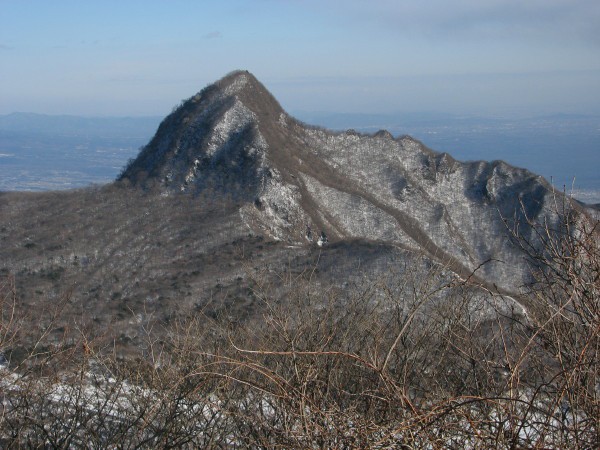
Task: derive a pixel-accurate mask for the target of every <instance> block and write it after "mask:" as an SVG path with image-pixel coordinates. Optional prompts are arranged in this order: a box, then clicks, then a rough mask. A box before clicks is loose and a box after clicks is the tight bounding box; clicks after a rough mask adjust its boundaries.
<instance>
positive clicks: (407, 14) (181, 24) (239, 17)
mask: <svg viewBox="0 0 600 450" xmlns="http://www.w3.org/2000/svg"><path fill="white" fill-rule="evenodd" d="M598 24H600V1H598V0H527V1H523V0H519V1H517V0H420V1H417V0H404V1H392V0H371V1H367V0H344V1H341V0H340V1H338V0H330V1H327V0H320V1H317V0H304V1H303V0H252V1H250V0H229V1H227V0H220V1H210V0H206V1H187V0H172V1H152V0H146V1H126V0H120V1H110V0H104V1H83V0H79V1H66V0H53V1H49V0H45V1H33V0H31V1H28V0H14V1H10V0H0V114H6V113H10V112H13V111H31V112H39V113H49V114H84V115H164V114H166V113H168V112H169V111H170V110H171V108H172V107H173V106H174V105H175V104H177V103H178V102H179V101H180V100H181V99H183V98H187V97H189V96H191V95H192V94H194V93H195V92H197V91H198V90H200V89H201V88H202V87H204V86H205V85H206V84H208V83H210V82H212V81H214V80H216V79H218V78H220V77H221V76H223V75H225V74H226V73H227V72H229V71H231V70H234V69H247V70H250V71H251V72H252V73H254V74H255V75H256V76H257V77H258V78H259V79H260V80H261V81H262V82H263V83H264V84H265V85H266V86H267V88H268V89H269V90H271V92H273V94H274V95H275V96H276V97H277V98H278V99H279V100H280V102H281V103H282V105H283V106H284V107H285V108H286V109H287V110H288V111H290V112H294V111H335V112H369V113H374V112H382V113H385V112H393V111H439V112H450V113H458V114H463V113H464V114H481V115H534V114H551V113H558V112H562V113H584V114H586V113H594V114H597V113H600V26H598Z"/></svg>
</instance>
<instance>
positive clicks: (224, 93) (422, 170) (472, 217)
mask: <svg viewBox="0 0 600 450" xmlns="http://www.w3.org/2000/svg"><path fill="white" fill-rule="evenodd" d="M121 178H122V179H128V180H130V181H131V182H133V183H136V184H141V185H146V186H150V185H152V186H154V187H155V188H156V187H157V186H158V189H161V190H162V191H163V192H164V194H165V195H168V194H169V193H171V192H173V191H193V192H210V191H211V190H217V191H219V192H221V193H223V192H224V193H227V194H230V195H231V196H232V197H234V198H236V199H239V200H242V204H243V206H242V207H241V208H240V210H239V214H240V215H241V218H242V220H243V221H244V222H245V223H246V225H247V226H248V227H250V228H251V229H252V230H253V231H255V232H257V233H260V234H264V235H266V236H268V237H270V238H274V239H277V240H283V241H288V242H290V243H294V244H306V245H309V244H315V245H323V244H325V243H326V242H335V241H340V240H345V239H360V240H366V241H371V242H372V241H375V242H382V243H386V244H392V245H395V246H398V247H401V248H405V249H409V250H415V251H419V252H423V253H424V254H425V255H427V256H428V257H430V258H432V259H434V260H436V261H438V262H441V263H442V264H445V265H447V267H448V268H449V269H451V270H452V271H454V272H455V273H456V274H457V275H458V276H460V277H463V278H465V277H469V276H471V274H472V273H473V271H475V274H474V277H475V278H476V279H479V280H480V281H482V282H483V283H484V284H487V285H488V286H492V285H496V286H497V287H498V288H500V289H501V290H505V291H508V292H512V293H514V292H516V291H517V290H518V287H519V286H520V285H521V284H522V283H523V282H525V281H526V279H525V273H526V270H525V269H526V267H525V262H524V261H523V259H522V257H521V255H520V254H519V253H518V252H517V251H516V249H515V248H514V247H513V246H512V245H511V244H510V242H509V239H508V233H507V229H506V226H507V225H506V223H505V222H506V221H505V220H504V219H509V221H510V223H515V221H519V220H522V219H523V218H524V217H525V215H526V216H527V217H529V218H534V219H536V218H542V216H543V217H545V218H546V219H547V220H549V221H553V220H556V218H555V217H554V215H553V214H552V213H551V211H549V209H548V208H546V205H548V204H549V203H550V201H551V200H552V199H553V198H554V196H555V195H557V194H555V193H554V192H553V190H552V189H551V187H550V186H549V185H548V183H547V182H546V181H545V180H544V179H543V178H542V177H540V176H537V175H535V174H533V173H531V172H529V171H527V170H525V169H519V168H515V167H512V166H510V165H508V164H506V163H504V162H502V161H494V162H483V161H477V162H468V163H463V162H459V161H456V160H455V159H453V158H452V157H451V156H450V155H448V154H446V153H437V152H435V151H432V150H430V149H428V148H427V147H425V146H424V145H423V144H421V143H420V142H418V141H416V140H414V139H412V138H410V137H408V136H405V137H400V138H394V137H393V136H392V135H391V134H389V133H388V132H385V131H380V132H378V133H375V134H374V135H364V134H359V133H356V132H354V131H352V130H350V131H347V132H344V133H334V132H330V131H327V130H323V129H319V128H315V127H311V126H307V125H305V124H302V123H300V122H299V121H297V120H295V119H293V118H292V117H290V116H289V115H288V114H286V112H285V111H283V109H282V108H281V106H280V105H279V104H278V102H277V101H276V100H275V99H274V98H273V96H272V95H271V94H270V93H269V92H268V91H267V90H266V89H265V87H264V86H263V85H262V84H261V83H260V82H258V81H257V80H256V78H255V77H254V76H252V75H251V74H250V73H248V72H234V73H232V74H230V75H228V76H226V77H225V78H223V79H221V80H220V81H218V82H216V83H215V84H213V85H211V86H209V87H207V88H205V89H204V90H202V91H201V92H199V93H198V94H197V95H195V96H193V97H191V98H190V99H188V100H187V101H185V102H183V103H182V105H181V106H180V107H179V108H177V109H176V110H175V111H174V112H173V113H172V114H171V115H170V116H168V117H167V118H166V119H165V120H164V121H163V122H162V124H161V125H160V127H159V129H158V131H157V133H156V135H155V136H154V138H153V139H152V141H151V142H150V143H149V144H148V145H147V146H146V147H145V148H144V149H143V150H142V152H141V153H140V155H139V157H138V158H137V159H136V160H135V161H133V162H132V163H131V164H130V165H129V167H127V168H126V170H125V171H124V173H123V175H122V176H121ZM482 263H485V264H483V265H482Z"/></svg>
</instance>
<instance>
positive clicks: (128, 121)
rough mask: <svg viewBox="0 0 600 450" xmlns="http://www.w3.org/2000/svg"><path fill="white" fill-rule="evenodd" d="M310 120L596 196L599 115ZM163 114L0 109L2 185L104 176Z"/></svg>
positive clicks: (45, 185)
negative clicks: (402, 140)
mask: <svg viewBox="0 0 600 450" xmlns="http://www.w3.org/2000/svg"><path fill="white" fill-rule="evenodd" d="M292 115H294V116H295V117H297V118H299V119H300V120H303V121H305V122H307V123H309V124H311V125H318V126H323V127H326V128H330V129H334V130H345V129H349V128H353V129H355V130H357V131H360V132H365V133H374V132H376V131H378V130H379V129H386V130H388V131H390V132H391V133H392V134H393V135H394V136H401V135H405V134H408V135H410V136H413V137H414V138H416V139H419V140H420V141H422V142H423V143H424V144H425V145H427V146H428V147H430V148H431V149H433V150H436V151H439V152H448V153H450V154H451V155H452V156H453V157H454V158H456V159H458V160H461V161H468V160H497V159H501V160H504V161H507V162H508V163H510V164H513V165H515V166H518V167H525V168H527V169H529V170H531V171H533V172H535V173H537V174H540V175H542V176H544V177H545V178H546V179H548V180H549V181H551V182H552V183H553V184H554V186H555V187H557V188H558V189H560V190H565V191H566V192H567V193H568V194H572V195H573V196H574V197H575V198H577V199H579V200H581V201H584V202H586V203H600V175H599V172H598V167H600V116H591V115H590V116H588V115H553V116H544V117H533V118H518V119H514V118H492V117H476V116H455V115H449V114H437V113H396V114H381V115H376V114H343V113H327V112H306V111H296V112H292ZM161 119H162V118H160V117H137V118H126V117H96V118H93V117H77V116H46V115H38V114H26V113H16V114H9V115H4V116H0V191H16V190H29V191H44V190H56V189H70V188H77V187H82V186H86V185H89V184H104V183H108V182H110V181H112V180H113V179H115V177H116V176H117V175H118V174H119V172H120V171H121V169H122V168H123V166H124V165H125V164H126V162H127V161H128V160H129V159H130V158H134V157H135V156H136V155H137V153H138V152H139V149H140V147H142V146H143V145H145V144H146V143H147V142H148V141H149V140H150V138H151V137H152V135H153V134H154V132H155V131H156V128H157V127H158V124H159V123H160V120H161Z"/></svg>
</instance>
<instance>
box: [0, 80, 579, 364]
mask: <svg viewBox="0 0 600 450" xmlns="http://www.w3.org/2000/svg"><path fill="white" fill-rule="evenodd" d="M560 202H565V204H567V205H571V207H572V208H573V210H574V211H583V210H582V207H581V206H580V205H579V204H577V203H576V202H571V203H569V202H570V200H569V199H568V198H566V197H564V196H563V195H562V194H560V193H556V192H554V191H553V190H552V188H551V187H550V186H549V185H548V183H547V182H546V181H545V180H544V179H543V178H542V177H540V176H537V175H535V174H533V173H531V172H529V171H527V170H525V169H519V168H515V167H512V166H510V165H508V164H506V163H504V162H501V161H494V162H483V161H478V162H469V163H462V162H459V161H457V160H455V159H454V158H452V157H451V156H450V155H448V154H446V153H437V152H435V151H433V150H431V149H429V148H427V147H425V146H424V145H423V144H421V143H420V142H418V141H416V140H415V139H413V138H411V137H409V136H404V137H400V138H394V137H393V136H392V135H391V134H390V133H388V132H386V131H378V132H376V133H374V134H361V133H357V132H355V131H352V130H349V131H345V132H331V131H327V130H324V129H320V128H316V127H312V126H309V125H306V124H303V123H301V122H299V121H298V120H296V119H294V118H293V117H291V116H289V115H288V114H287V113H286V112H285V111H284V110H283V109H282V108H281V106H280V105H279V103H278V102H277V101H276V99H275V98H274V97H273V96H272V95H271V94H270V93H269V92H268V91H267V90H266V89H265V87H264V86H263V85H262V84H261V83H260V82H259V81H257V80H256V78H255V77H254V76H252V75H251V74H249V73H248V72H234V73H232V74H230V75H228V76H226V77H224V78H223V79H221V80H219V81H218V82H216V83H215V84H213V85H210V86H208V87H206V88H205V89H203V90H202V91H201V92H199V93H198V94H196V95H194V96H193V97H191V98H190V99H188V100H186V101H184V102H183V103H182V104H181V105H180V106H179V107H178V108H176V109H175V110H174V111H173V113H172V114H170V115H169V116H168V117H166V118H165V119H164V120H163V121H162V123H161V124H160V126H159V127H158V130H157V132H156V134H155V135H154V137H153V138H152V139H151V141H150V142H149V143H148V144H147V145H146V146H145V147H144V148H143V149H142V150H141V151H140V153H139V155H138V157H137V158H136V159H134V160H132V161H131V163H130V164H129V165H128V166H127V167H125V168H124V170H123V172H122V174H121V176H120V177H119V179H118V180H117V181H116V182H115V183H111V184H108V185H105V186H95V187H90V188H85V189H78V190H70V191H56V192H0V279H14V285H15V291H14V292H16V293H17V294H18V295H16V297H15V298H18V305H17V311H18V316H19V317H22V321H21V322H20V323H23V327H22V329H23V330H35V329H38V328H39V327H40V326H41V325H40V324H47V323H52V327H51V330H52V331H51V334H50V338H51V339H55V340H57V341H59V340H60V339H63V338H64V335H65V333H66V330H68V329H70V327H72V325H73V323H76V324H77V327H84V328H85V327H90V328H94V329H100V330H102V333H103V334H104V335H106V336H110V337H114V340H113V342H114V345H115V347H116V349H117V351H118V352H123V354H125V353H127V352H128V351H131V348H133V347H134V345H132V342H134V343H135V342H137V343H138V344H139V343H140V342H143V339H144V337H145V336H146V333H147V330H149V329H151V328H152V327H153V326H154V324H156V323H159V324H160V325H161V326H164V325H168V324H171V323H177V321H178V320H179V319H180V318H182V317H188V316H189V315H204V316H207V317H226V318H227V320H230V321H231V322H232V323H235V322H236V321H243V320H250V319H251V318H254V319H256V320H260V317H262V312H263V311H265V308H270V307H272V305H271V304H270V303H269V302H267V301H266V300H265V295H263V294H264V292H265V291H268V293H269V294H268V295H269V296H270V297H269V298H273V299H275V300H274V301H276V302H277V303H278V304H282V305H284V304H285V301H286V298H289V296H292V295H296V294H297V291H298V287H297V284H298V283H299V282H300V281H299V280H305V281H306V282H308V281H310V283H311V286H313V287H311V289H313V288H314V285H316V286H317V289H319V292H322V293H323V302H326V301H327V298H328V296H329V295H330V294H331V293H332V292H340V294H339V295H338V294H336V295H335V296H334V297H336V298H343V299H346V300H344V301H350V300H349V299H351V298H352V297H353V296H357V295H359V296H360V295H363V294H361V293H364V295H365V296H366V297H365V298H375V299H379V298H391V297H394V298H397V299H401V300H402V299H405V298H408V297H411V296H413V297H414V296H417V297H418V296H420V295H421V294H419V293H420V292H425V294H423V295H424V296H425V297H428V296H429V295H430V294H429V293H430V292H435V293H436V294H435V295H434V296H433V297H435V299H436V300H435V301H433V302H432V304H434V303H435V302H438V303H439V302H443V301H444V299H445V298H446V297H447V296H452V295H454V294H453V292H455V291H453V289H456V290H460V291H461V292H463V291H465V290H466V291H468V296H469V298H470V300H469V301H470V304H471V303H472V304H473V305H484V306H482V308H483V307H486V308H487V307H489V303H486V302H487V300H486V299H485V298H486V297H485V296H486V295H487V294H486V292H493V293H501V294H508V295H509V297H508V298H507V297H503V298H504V300H506V301H507V302H508V303H507V304H506V305H507V306H508V307H510V308H511V309H510V311H513V310H514V308H515V307H517V311H520V310H521V309H520V308H521V307H523V306H524V307H527V304H526V302H525V301H524V300H523V299H522V298H521V296H520V294H521V287H522V286H523V285H525V284H527V283H528V282H529V281H530V278H529V277H530V273H531V270H530V267H529V266H528V262H527V260H526V259H525V258H524V257H523V253H522V252H521V250H520V249H519V248H518V247H517V246H515V245H514V242H512V240H511V237H510V236H511V232H510V231H516V232H518V233H519V234H520V235H521V236H522V237H523V238H524V239H525V240H527V241H528V242H530V243H532V244H533V245H535V244H536V242H537V241H538V240H539V237H537V236H536V234H535V230H533V229H532V228H531V227H529V226H527V222H528V221H538V222H539V223H546V224H547V225H548V226H549V227H552V226H553V224H555V223H556V222H557V221H558V220H559V219H558V216H557V214H556V212H555V211H556V208H555V206H556V204H557V203H560ZM375 281H377V282H378V283H380V284H381V285H382V286H388V287H386V288H385V289H384V290H377V289H379V288H373V287H372V286H371V285H370V283H375ZM365 284H366V287H365ZM441 286H450V288H449V289H441V288H440V287H441ZM373 289H375V290H373ZM394 289H396V290H394ZM407 292H408V294H407ZM460 295H463V294H460ZM406 296H408V297H406ZM461 298H462V297H461ZM377 301H379V300H377ZM498 301H499V300H498V298H497V297H494V302H495V305H496V306H494V307H497V302H498ZM515 302H520V303H519V304H518V305H517V304H516V303H515ZM58 305H60V307H59V306H58ZM485 305H488V306H485ZM338 306H339V307H341V306H343V305H342V303H340V304H339V305H338ZM316 307H318V305H316ZM257 318H258V319H257ZM53 321H56V322H53ZM165 329H167V328H165ZM15 357H16V356H15Z"/></svg>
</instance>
